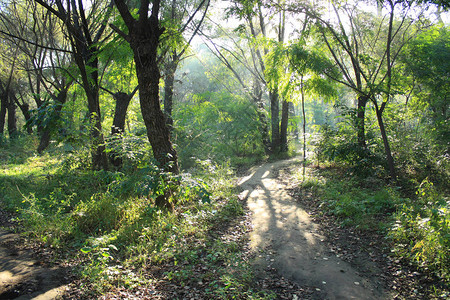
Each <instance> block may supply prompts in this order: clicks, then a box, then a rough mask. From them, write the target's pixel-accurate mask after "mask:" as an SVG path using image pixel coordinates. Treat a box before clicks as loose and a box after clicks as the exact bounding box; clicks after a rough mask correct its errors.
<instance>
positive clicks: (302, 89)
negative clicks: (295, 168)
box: [300, 75, 319, 180]
mask: <svg viewBox="0 0 450 300" xmlns="http://www.w3.org/2000/svg"><path fill="white" fill-rule="evenodd" d="M300 87H301V92H302V118H303V126H302V127H303V180H305V175H306V112H305V89H304V86H303V75H302V77H301V84H300ZM317 161H319V160H317Z"/></svg>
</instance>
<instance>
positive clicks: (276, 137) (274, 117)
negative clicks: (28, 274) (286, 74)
mask: <svg viewBox="0 0 450 300" xmlns="http://www.w3.org/2000/svg"><path fill="white" fill-rule="evenodd" d="M269 98H270V112H271V123H272V153H279V152H280V142H281V141H280V104H279V99H278V91H277V90H276V91H273V92H269Z"/></svg>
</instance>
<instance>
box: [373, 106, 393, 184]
mask: <svg viewBox="0 0 450 300" xmlns="http://www.w3.org/2000/svg"><path fill="white" fill-rule="evenodd" d="M377 120H378V126H379V127H380V132H381V137H382V138H383V144H384V152H385V154H386V160H387V164H388V169H389V175H390V176H391V179H395V178H396V175H395V165H394V158H393V157H392V152H391V147H390V146H389V140H388V138H387V135H386V129H385V127H384V122H383V113H382V111H380V110H378V109H377Z"/></svg>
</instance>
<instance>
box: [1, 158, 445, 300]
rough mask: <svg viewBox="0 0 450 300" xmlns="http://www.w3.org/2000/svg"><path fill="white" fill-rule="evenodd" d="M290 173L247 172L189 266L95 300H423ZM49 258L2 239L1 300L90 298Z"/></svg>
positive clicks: (158, 267)
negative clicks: (233, 205)
mask: <svg viewBox="0 0 450 300" xmlns="http://www.w3.org/2000/svg"><path fill="white" fill-rule="evenodd" d="M299 168H300V164H299V162H298V161H297V160H295V159H292V160H285V161H278V162H274V163H266V164H264V165H262V166H258V167H255V168H253V169H251V170H250V172H249V173H248V174H247V176H245V177H242V178H241V179H240V181H239V185H240V187H241V189H242V190H243V191H242V193H241V194H240V195H239V199H240V201H241V205H242V206H243V207H244V208H246V209H244V211H243V213H242V214H241V215H239V216H233V218H228V219H221V220H219V221H217V222H216V223H214V224H213V225H212V226H211V228H210V229H209V230H208V232H207V236H206V237H205V239H204V240H203V241H201V242H200V241H198V240H195V238H194V239H191V240H188V241H187V242H188V243H191V244H192V245H191V246H189V247H188V249H195V251H194V250H192V257H191V258H186V257H187V256H186V255H187V254H186V253H185V254H184V255H185V258H184V260H180V261H177V260H176V259H168V260H163V261H162V262H161V263H157V264H146V265H145V266H144V267H143V268H142V269H141V270H139V271H137V270H135V269H133V270H122V271H123V272H124V273H126V272H129V273H132V272H139V281H140V283H138V284H133V285H130V284H128V285H126V284H119V283H117V284H113V285H112V286H111V287H110V288H109V291H108V292H106V293H104V294H103V295H101V299H125V298H127V299H213V298H214V299H215V298H224V299H228V298H230V297H231V296H232V295H233V296H235V297H236V298H242V299H246V298H261V299H425V298H428V297H429V295H428V294H426V293H425V291H426V289H427V287H428V286H430V285H431V284H433V280H434V278H432V277H430V276H427V275H426V274H421V273H419V272H417V271H416V270H415V269H413V268H412V267H411V266H409V265H407V264H405V262H402V261H400V260H398V259H395V258H394V257H393V256H391V254H390V249H389V245H388V243H387V242H386V241H385V240H384V238H383V236H382V235H380V234H379V233H377V232H376V231H374V230H360V229H359V228H357V227H354V226H353V227H352V226H345V227H344V226H341V225H340V221H339V220H338V219H337V218H336V217H334V216H332V215H330V214H327V213H324V211H323V205H322V204H323V202H322V201H321V200H320V199H319V198H318V197H316V195H315V194H314V192H312V191H311V189H309V188H305V187H301V186H300V185H299V184H298V182H297V181H296V180H298V179H296V178H295V176H293V173H295V172H297V171H298V169H299ZM311 170H312V169H309V171H311ZM0 217H1V218H0V221H1V224H2V227H4V228H5V229H10V230H11V229H15V230H18V231H20V228H19V224H17V223H15V222H12V221H11V216H10V215H8V214H6V213H4V212H1V213H0ZM217 241H221V242H223V243H224V244H227V245H228V246H227V247H232V248H233V249H232V253H233V255H235V254H236V256H233V255H231V256H232V257H233V259H232V260H230V259H226V256H227V255H230V252H229V251H230V250H229V249H222V248H220V247H224V246H221V245H222V244H220V243H218V242H217ZM211 245H212V246H213V247H219V248H217V249H215V251H216V253H214V252H208V250H207V248H208V247H211ZM221 251H223V253H222V252H221ZM227 251H228V252H227ZM214 255H215V257H214ZM55 257H56V256H55V255H53V253H52V251H51V249H49V248H46V247H45V245H44V244H32V243H29V242H24V240H23V239H21V238H20V237H19V236H18V235H16V234H11V233H8V232H6V231H2V232H1V237H0V268H1V269H0V275H1V276H0V299H29V298H32V297H39V296H41V297H44V298H37V299H55V298H58V297H60V295H61V293H62V292H64V295H63V296H62V297H63V298H65V299H80V298H90V297H91V298H92V299H93V298H99V295H92V294H89V292H88V291H87V290H89V288H90V287H89V284H86V283H85V282H82V280H80V279H76V277H75V276H73V274H72V275H71V274H70V273H71V272H72V271H73V270H72V268H71V267H68V262H67V261H64V259H61V258H59V259H58V260H55ZM211 262H214V264H212V263H211ZM80 263H83V262H80ZM71 265H73V261H72V262H71ZM216 267H217V269H215V268H216ZM222 269H223V270H222ZM69 270H70V271H69ZM219 272H221V273H220V274H219ZM227 275H228V277H227ZM8 276H9V277H8ZM219 276H220V277H221V280H220V282H219V280H218V277H219ZM69 282H70V283H69ZM213 288H215V291H214V294H212V292H211V290H212V289H213ZM220 291H222V292H223V294H220ZM444 297H445V296H444Z"/></svg>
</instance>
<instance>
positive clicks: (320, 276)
mask: <svg viewBox="0 0 450 300" xmlns="http://www.w3.org/2000/svg"><path fill="white" fill-rule="evenodd" d="M297 163H300V162H299V161H298V160H297V159H295V158H294V159H289V160H283V161H278V162H274V163H267V164H264V165H262V166H259V167H256V168H253V169H252V170H251V173H250V175H248V176H246V177H243V178H242V179H241V180H240V182H239V185H240V186H241V188H242V189H243V190H244V191H243V192H242V193H241V195H240V196H241V198H244V199H246V200H247V205H248V208H249V209H250V211H251V212H252V213H253V216H252V221H253V227H254V230H253V231H252V233H251V234H250V247H251V248H252V249H253V250H254V251H255V252H259V253H263V252H264V254H265V256H263V255H260V256H259V257H260V258H259V259H258V260H257V262H256V264H255V267H256V268H257V269H259V270H261V269H262V268H267V267H273V268H275V269H276V270H277V272H278V273H279V274H280V275H282V276H284V277H286V278H289V279H291V280H293V281H294V282H296V283H297V284H299V285H300V286H312V287H315V288H316V290H317V291H319V290H320V293H321V299H359V300H364V299H367V300H369V299H370V300H373V299H386V295H385V294H384V291H383V289H382V287H381V284H380V283H379V282H378V281H377V280H376V279H375V278H365V277H364V274H359V273H358V272H357V270H355V269H354V268H352V267H351V266H350V265H349V264H348V263H347V262H345V261H343V260H342V259H340V258H339V257H337V256H336V254H334V253H332V252H331V251H330V250H329V249H327V247H326V244H325V243H324V241H325V237H323V236H322V235H320V234H319V230H318V229H319V225H318V224H316V223H314V222H313V221H312V219H311V218H310V217H309V215H308V213H307V212H306V211H304V210H303V209H302V208H301V207H300V206H299V205H298V204H297V203H296V201H295V200H294V199H293V198H292V197H291V196H290V195H289V194H288V192H287V191H286V187H285V186H284V185H283V184H281V183H280V181H279V180H277V177H278V170H279V169H281V168H284V167H288V166H290V165H292V164H297ZM266 254H267V255H266Z"/></svg>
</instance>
